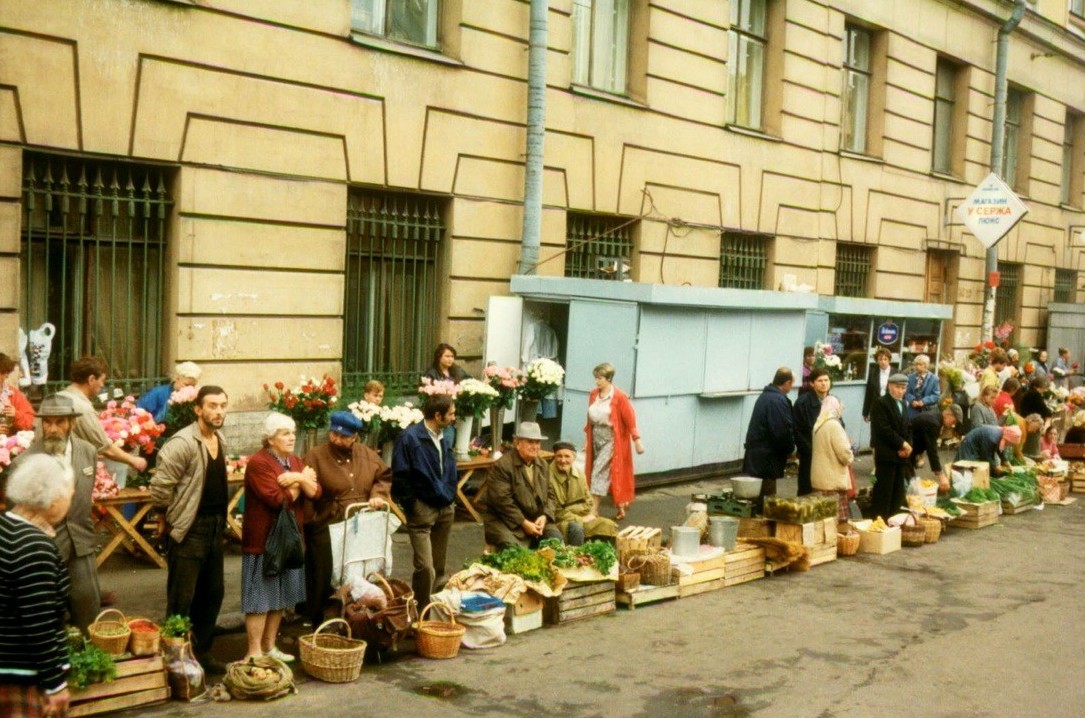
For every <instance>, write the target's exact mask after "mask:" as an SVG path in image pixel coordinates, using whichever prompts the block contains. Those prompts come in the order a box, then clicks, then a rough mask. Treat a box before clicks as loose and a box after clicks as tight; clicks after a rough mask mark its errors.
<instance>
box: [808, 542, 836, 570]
mask: <svg viewBox="0 0 1085 718" xmlns="http://www.w3.org/2000/svg"><path fill="white" fill-rule="evenodd" d="M808 550H809V551H810V566H811V567H813V566H820V565H821V564H823V563H829V562H830V561H835V560H836V542H835V541H834V542H833V543H831V544H830V543H827V544H822V545H821V546H810V547H808Z"/></svg>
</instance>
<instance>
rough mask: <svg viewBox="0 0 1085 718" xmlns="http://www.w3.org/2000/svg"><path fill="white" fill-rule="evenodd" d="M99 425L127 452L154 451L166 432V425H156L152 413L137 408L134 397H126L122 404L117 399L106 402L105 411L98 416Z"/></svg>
mask: <svg viewBox="0 0 1085 718" xmlns="http://www.w3.org/2000/svg"><path fill="white" fill-rule="evenodd" d="M98 423H99V424H100V425H101V427H102V430H103V431H104V432H105V433H106V436H108V437H109V439H110V441H112V442H113V443H114V444H115V445H117V446H119V447H121V448H122V449H124V450H125V451H132V450H134V449H142V450H143V451H144V452H146V453H150V452H152V451H154V446H155V440H156V439H158V437H160V436H161V435H162V432H163V431H165V430H166V426H165V424H156V423H155V420H154V416H153V415H152V414H151V412H149V411H147V410H146V409H140V408H139V407H138V406H136V400H135V397H132V396H126V397H124V400H123V401H121V402H120V403H118V402H117V400H116V399H110V400H109V401H108V402H106V405H105V409H104V410H102V412H101V413H100V414H98Z"/></svg>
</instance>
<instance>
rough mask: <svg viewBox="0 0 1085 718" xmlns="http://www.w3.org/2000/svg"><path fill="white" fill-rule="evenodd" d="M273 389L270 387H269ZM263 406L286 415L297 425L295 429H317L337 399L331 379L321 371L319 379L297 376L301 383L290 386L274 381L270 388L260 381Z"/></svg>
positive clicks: (323, 423)
mask: <svg viewBox="0 0 1085 718" xmlns="http://www.w3.org/2000/svg"><path fill="white" fill-rule="evenodd" d="M273 389H274V390H273ZM264 391H266V392H267V396H268V405H267V408H269V409H271V410H272V411H277V412H279V413H280V414H286V415H287V416H289V417H290V418H291V419H293V420H294V422H295V423H297V425H298V431H305V430H309V429H313V430H319V429H323V428H324V427H326V426H327V425H328V415H329V414H331V411H332V407H333V406H334V405H335V402H336V401H337V400H338V398H339V390H338V389H337V388H336V386H335V379H333V378H332V377H330V376H329V375H327V374H325V375H324V376H323V377H322V378H321V379H320V380H319V381H318V380H317V379H314V378H313V377H308V378H306V377H305V375H304V374H303V375H302V376H301V384H299V385H298V386H296V387H294V388H293V389H287V388H286V385H285V384H284V383H283V382H281V381H277V382H275V384H274V387H269V386H268V385H267V384H264Z"/></svg>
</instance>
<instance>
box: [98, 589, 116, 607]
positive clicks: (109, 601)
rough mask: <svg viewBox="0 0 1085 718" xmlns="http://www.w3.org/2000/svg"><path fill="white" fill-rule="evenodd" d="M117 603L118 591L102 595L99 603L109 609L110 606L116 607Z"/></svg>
mask: <svg viewBox="0 0 1085 718" xmlns="http://www.w3.org/2000/svg"><path fill="white" fill-rule="evenodd" d="M116 602H117V592H116V591H106V592H105V593H103V594H102V597H101V599H100V600H99V603H101V604H102V608H108V607H109V606H112V605H114V604H115V603H116Z"/></svg>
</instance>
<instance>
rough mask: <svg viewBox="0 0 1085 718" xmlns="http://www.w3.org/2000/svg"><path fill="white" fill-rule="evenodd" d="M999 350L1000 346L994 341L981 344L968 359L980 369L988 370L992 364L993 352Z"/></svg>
mask: <svg viewBox="0 0 1085 718" xmlns="http://www.w3.org/2000/svg"><path fill="white" fill-rule="evenodd" d="M997 348H998V345H997V344H995V343H994V342H992V341H985V342H981V343H979V344H977V345H976V347H975V348H974V349H973V350H972V352H971V353H970V354H969V355H968V359H969V361H971V362H972V363H973V364H975V365H976V366H977V367H979V368H980V369H986V368H987V365H988V364H990V363H991V352H993V351H994V350H995V349H997Z"/></svg>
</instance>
